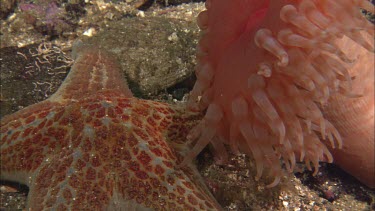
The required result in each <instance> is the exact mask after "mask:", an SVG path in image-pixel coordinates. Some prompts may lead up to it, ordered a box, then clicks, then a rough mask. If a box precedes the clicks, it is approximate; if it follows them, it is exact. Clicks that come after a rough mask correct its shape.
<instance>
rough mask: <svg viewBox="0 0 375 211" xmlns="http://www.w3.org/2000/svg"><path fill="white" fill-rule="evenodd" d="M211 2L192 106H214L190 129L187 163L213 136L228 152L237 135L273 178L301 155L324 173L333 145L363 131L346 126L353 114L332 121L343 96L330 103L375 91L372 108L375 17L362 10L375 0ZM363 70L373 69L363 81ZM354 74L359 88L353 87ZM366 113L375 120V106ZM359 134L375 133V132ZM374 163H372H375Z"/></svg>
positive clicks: (238, 145) (201, 20)
mask: <svg viewBox="0 0 375 211" xmlns="http://www.w3.org/2000/svg"><path fill="white" fill-rule="evenodd" d="M206 8H207V10H206V11H203V12H202V13H200V15H199V16H198V25H199V27H200V28H201V29H202V31H203V36H202V38H201V40H200V42H199V45H198V52H197V58H198V65H197V68H196V75H197V82H196V84H195V86H194V89H193V90H192V92H191V97H190V101H189V105H188V106H189V108H190V109H192V110H205V109H207V111H206V115H205V118H204V119H203V120H202V122H201V123H200V124H199V125H198V126H197V127H196V128H194V129H193V130H192V131H191V133H190V135H189V137H188V138H189V139H190V140H191V141H195V140H196V143H195V145H194V147H193V149H192V151H190V153H189V154H188V156H187V157H186V159H185V160H184V161H183V163H182V165H184V164H186V163H187V162H190V161H191V160H192V159H193V158H194V157H195V156H196V155H197V154H198V153H199V152H200V151H201V150H202V149H203V148H204V147H205V146H206V145H207V144H209V143H211V144H212V146H213V149H214V151H215V152H216V154H217V155H218V157H219V160H220V161H225V159H226V158H227V154H226V148H225V147H224V145H229V146H230V149H231V151H232V152H234V153H238V152H243V153H246V154H248V155H251V156H252V157H253V158H254V160H255V161H256V166H257V175H256V179H259V178H260V177H261V176H262V174H263V171H264V170H268V174H269V176H271V177H273V178H274V181H273V182H272V183H271V184H269V185H268V187H272V186H275V185H277V184H278V183H279V181H280V177H281V175H282V165H285V167H286V169H287V170H288V171H289V172H291V171H292V170H293V169H294V166H295V163H296V162H297V161H304V162H305V163H306V165H307V167H308V168H309V169H310V170H312V167H311V164H312V166H313V168H314V174H316V173H317V172H318V167H319V162H320V161H328V162H332V161H333V157H332V154H331V152H330V150H329V148H337V147H338V148H339V149H341V148H342V146H343V145H344V146H345V144H346V143H345V142H355V141H358V140H349V139H348V137H349V136H346V133H345V134H343V132H342V131H341V130H345V127H350V124H347V125H346V126H345V124H344V126H341V125H340V126H339V127H336V126H335V124H333V122H334V123H337V121H336V118H338V117H337V116H340V115H338V114H337V113H335V112H334V109H335V108H336V106H339V105H336V106H333V107H332V106H331V107H332V108H331V109H327V113H328V114H329V116H330V117H331V118H327V117H326V115H325V113H326V110H325V107H329V106H330V105H333V104H334V103H335V102H333V104H332V103H331V101H336V104H337V102H339V103H338V104H340V99H339V100H337V98H336V96H344V97H342V99H343V100H344V101H345V100H346V99H352V100H354V101H356V100H358V99H360V98H361V96H362V95H364V96H370V95H371V94H372V96H370V97H369V100H367V101H366V100H365V102H364V103H362V104H365V107H366V108H367V111H370V110H371V109H372V111H373V107H374V100H373V99H374V94H373V86H374V82H373V68H374V67H373V65H374V63H373V54H372V52H373V51H374V48H373V47H374V44H373V36H374V26H373V25H372V24H371V23H370V22H368V21H367V20H366V19H365V18H364V17H363V15H362V14H361V12H360V8H363V9H366V10H368V11H370V12H374V7H373V5H372V4H371V3H370V2H368V1H366V0H340V1H338V0H272V1H270V0H265V1H259V0H236V1H230V2H229V1H227V0H208V1H207V2H206ZM371 37H372V38H371ZM371 58H372V63H369V62H371ZM364 62H366V63H364ZM364 74H367V76H366V77H367V78H370V79H369V80H367V81H366V84H362V85H358V78H364V77H363V75H364ZM361 75H362V76H361ZM359 76H361V77H359ZM356 77H357V78H356ZM371 78H372V79H371ZM371 81H372V82H371ZM354 84H356V85H355V86H356V87H358V88H355V89H353V87H354ZM366 87H370V89H368V88H366ZM371 87H372V90H371ZM364 91H367V92H364ZM371 91H372V93H371ZM333 98H335V99H336V100H335V99H333ZM371 100H372V101H371ZM359 104H361V103H359ZM350 105H351V104H350V103H349V104H348V105H347V106H350ZM361 106H362V107H363V105H359V107H361ZM362 107H361V108H359V109H357V111H352V110H351V109H350V108H349V109H347V114H348V117H347V118H343V119H344V120H346V121H351V120H352V119H353V118H355V117H353V116H356V113H355V112H362V113H364V111H363V108H362ZM361 109H362V110H361ZM350 112H352V113H350ZM342 114H343V115H344V114H345V112H343V113H342ZM367 114H369V115H370V116H369V117H368V119H369V122H367V123H366V124H370V125H371V123H370V121H371V118H372V121H373V120H374V116H373V112H372V117H371V112H368V113H367ZM367 114H365V115H367ZM362 116H363V115H362ZM356 122H357V123H359V122H360V120H357V121H356ZM372 126H373V123H372ZM343 135H344V136H343ZM349 138H354V137H352V136H350V137H349ZM355 138H357V139H364V141H365V142H366V141H368V142H371V140H370V139H371V138H372V142H373V141H374V140H373V139H374V132H373V131H372V132H371V131H370V132H368V131H367V134H364V133H357V134H356V137H355ZM321 140H324V141H321ZM358 142H360V140H359V141H358ZM366 143H367V142H366ZM326 145H329V147H327V146H326ZM358 145H361V144H360V143H358ZM365 145H366V144H365ZM370 153H371V152H370ZM366 156H367V155H366ZM372 156H373V155H372ZM370 159H371V158H370ZM280 161H281V162H282V163H280ZM371 162H372V164H373V161H370V162H369V163H368V164H366V165H371ZM367 167H368V166H365V167H364V168H367ZM369 168H372V170H370V172H371V171H372V172H373V169H374V167H369ZM348 171H350V170H348ZM371 178H372V180H373V179H374V176H370V178H369V179H370V180H371ZM360 179H361V178H360ZM362 179H363V178H362ZM363 180H366V179H363ZM370 183H371V182H370Z"/></svg>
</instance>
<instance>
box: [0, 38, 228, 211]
mask: <svg viewBox="0 0 375 211" xmlns="http://www.w3.org/2000/svg"><path fill="white" fill-rule="evenodd" d="M74 53H75V57H76V60H75V63H74V65H73V67H72V68H71V71H70V73H69V75H68V76H67V78H66V79H65V81H64V82H63V84H62V85H61V87H60V89H59V90H58V91H57V92H56V93H55V94H54V95H53V96H51V97H50V98H48V99H47V100H45V101H43V102H40V103H38V104H34V105H31V106H29V107H26V108H25V109H22V110H20V111H18V112H16V113H14V114H11V115H8V116H5V117H4V118H3V119H1V142H0V144H1V147H0V150H1V160H0V163H1V175H0V178H1V179H2V180H10V181H16V182H19V183H23V184H26V185H28V186H29V188H30V191H29V194H28V199H27V209H30V210H51V209H53V210H221V208H220V205H218V204H217V202H216V200H215V199H214V198H213V197H212V195H211V194H210V192H209V191H208V190H207V188H206V186H205V184H204V183H203V181H202V179H201V177H200V175H199V174H198V172H197V170H196V169H195V167H194V166H192V165H190V164H188V165H187V166H185V167H184V168H178V164H179V163H180V162H181V161H182V160H183V156H184V155H185V154H186V153H187V152H186V151H187V146H186V145H185V138H186V136H187V134H188V131H189V130H190V129H191V128H192V127H193V126H194V125H195V124H196V123H198V120H199V119H200V118H201V114H199V113H197V112H186V110H185V108H184V106H181V105H168V104H166V103H161V102H153V101H147V100H141V99H137V98H134V97H132V94H131V92H130V90H129V88H128V87H127V85H126V81H125V80H124V78H123V77H122V75H121V74H120V68H119V66H118V65H117V63H116V61H115V60H114V59H113V58H112V56H111V55H110V54H108V53H107V52H106V51H104V50H102V49H99V48H98V47H95V46H89V45H80V46H76V47H75V48H74Z"/></svg>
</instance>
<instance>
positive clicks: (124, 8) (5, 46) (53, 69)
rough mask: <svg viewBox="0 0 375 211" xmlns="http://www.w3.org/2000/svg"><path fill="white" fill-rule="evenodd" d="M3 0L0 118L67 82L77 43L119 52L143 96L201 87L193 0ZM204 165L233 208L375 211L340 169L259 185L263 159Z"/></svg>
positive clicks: (18, 194) (5, 186) (13, 200)
mask: <svg viewBox="0 0 375 211" xmlns="http://www.w3.org/2000/svg"><path fill="white" fill-rule="evenodd" d="M51 2H52V1H47V0H38V1H36V0H35V1H31V0H29V1H27V0H25V1H15V0H1V9H0V18H1V20H0V26H1V29H0V38H1V48H0V62H1V72H0V79H1V93H0V106H1V110H0V117H2V116H4V115H6V114H10V113H13V112H15V111H17V110H20V109H22V108H24V107H26V106H28V105H30V104H34V103H36V102H39V101H42V100H44V99H46V98H47V97H49V96H50V95H51V94H53V93H54V92H55V91H56V90H57V88H58V87H59V85H60V84H61V82H62V81H63V80H64V78H65V77H66V75H67V73H68V71H69V69H70V66H71V65H72V62H73V61H72V59H71V57H70V51H71V46H72V43H73V42H74V41H75V40H77V39H80V40H83V41H84V42H89V43H91V44H93V45H101V46H103V47H104V48H106V49H108V50H109V51H112V52H113V53H116V55H118V58H117V59H118V60H119V62H120V64H121V66H122V69H123V70H124V74H125V75H126V77H127V79H128V81H129V85H130V88H131V89H132V91H133V93H134V94H135V96H136V97H140V98H146V99H154V100H162V101H168V102H171V103H173V102H175V101H185V100H186V98H187V94H188V93H189V90H191V89H192V86H193V85H194V81H195V77H194V74H193V72H194V66H195V62H196V61H195V46H196V45H197V42H198V39H199V29H198V27H197V26H196V24H195V18H196V16H197V15H198V13H199V12H200V11H202V10H203V9H204V4H203V3H202V2H193V1H190V0H164V1H161V0H160V1H159V0H158V1H154V0H152V1H149V0H126V1H115V0H112V1H110V0H85V1H84V0H56V1H53V3H51ZM196 162H197V165H198V168H199V170H200V172H201V175H202V176H203V178H204V180H205V181H206V184H207V186H208V188H209V189H210V190H211V192H212V193H213V195H214V196H215V197H216V199H217V201H218V202H219V203H220V204H221V205H222V207H223V208H224V209H225V210H296V211H297V210H375V191H374V190H371V189H369V188H367V187H366V186H364V185H362V184H360V183H359V182H357V181H356V180H355V179H354V178H352V177H351V176H350V175H348V174H346V173H345V172H343V171H342V170H340V169H339V168H337V167H335V166H334V165H332V164H324V163H323V164H321V167H320V172H319V173H318V175H317V176H315V177H313V176H311V172H309V171H307V170H306V169H305V168H304V166H303V165H301V166H299V168H298V171H296V172H295V173H294V174H292V175H285V177H284V178H283V179H282V182H281V183H280V184H279V185H278V186H277V187H275V188H271V189H267V188H265V185H266V184H267V183H268V182H269V181H267V180H266V179H262V180H261V181H255V180H254V175H255V165H254V162H253V161H252V160H251V159H249V158H248V157H246V156H244V155H240V156H234V155H233V156H231V159H230V161H229V163H228V164H226V165H223V166H220V165H216V164H215V163H214V159H213V157H212V154H211V153H210V151H209V150H208V149H206V150H204V151H203V152H202V153H201V154H200V155H199V156H198V158H197V161H196ZM27 191H28V189H27V187H26V186H24V185H20V184H17V183H11V182H8V181H1V183H0V210H23V209H25V203H26V198H27Z"/></svg>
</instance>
